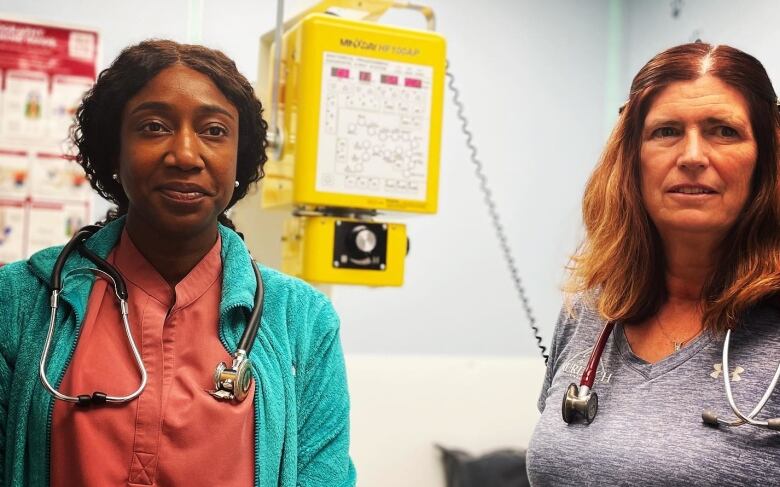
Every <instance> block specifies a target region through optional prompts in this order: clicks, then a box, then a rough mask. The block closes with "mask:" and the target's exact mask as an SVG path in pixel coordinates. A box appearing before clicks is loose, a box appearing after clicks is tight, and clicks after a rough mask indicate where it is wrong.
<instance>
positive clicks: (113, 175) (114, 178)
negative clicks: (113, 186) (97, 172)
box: [111, 173, 119, 181]
mask: <svg viewBox="0 0 780 487" xmlns="http://www.w3.org/2000/svg"><path fill="white" fill-rule="evenodd" d="M111 179H113V180H114V181H119V174H117V173H114V174H112V175H111Z"/></svg>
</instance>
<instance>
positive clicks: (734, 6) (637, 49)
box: [621, 0, 780, 97]
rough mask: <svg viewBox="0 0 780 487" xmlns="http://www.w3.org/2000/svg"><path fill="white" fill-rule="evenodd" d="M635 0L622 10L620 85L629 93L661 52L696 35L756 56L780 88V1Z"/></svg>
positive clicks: (709, 41) (776, 88)
mask: <svg viewBox="0 0 780 487" xmlns="http://www.w3.org/2000/svg"><path fill="white" fill-rule="evenodd" d="M677 4H679V13H678V15H677V16H676V17H675V16H673V15H672V13H673V7H674V6H675V2H669V1H668V0H631V1H630V3H629V4H628V5H627V8H624V10H623V38H624V41H625V48H624V50H623V62H622V66H623V69H622V73H621V87H623V96H624V97H625V96H627V95H628V89H629V86H630V84H631V79H632V78H633V76H634V75H635V74H636V72H637V71H638V70H639V69H640V68H641V67H642V66H643V65H644V64H645V63H646V62H647V61H648V60H649V59H650V57H652V56H653V55H654V54H656V53H657V52H659V51H661V50H663V49H665V48H667V47H671V46H673V45H677V44H681V43H684V42H692V41H694V40H696V39H697V38H700V39H701V40H702V41H704V42H707V43H710V44H728V45H730V46H733V47H736V48H738V49H741V50H743V51H745V52H748V53H750V54H752V55H753V56H755V57H756V58H757V59H758V60H759V61H761V63H762V64H763V65H764V67H765V68H766V70H767V72H768V73H769V77H770V79H771V80H772V83H773V84H774V86H775V91H778V90H780V51H778V49H777V46H778V45H780V30H778V29H777V22H776V21H775V19H778V18H780V2H777V1H776V0H751V1H749V2H734V1H729V0H685V1H683V2H677Z"/></svg>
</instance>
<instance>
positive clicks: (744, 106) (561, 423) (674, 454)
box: [528, 42, 780, 486]
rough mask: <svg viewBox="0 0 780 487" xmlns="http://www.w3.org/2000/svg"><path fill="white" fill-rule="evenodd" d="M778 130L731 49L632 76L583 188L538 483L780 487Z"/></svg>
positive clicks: (762, 89) (667, 56)
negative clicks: (581, 229) (580, 238)
mask: <svg viewBox="0 0 780 487" xmlns="http://www.w3.org/2000/svg"><path fill="white" fill-rule="evenodd" d="M779 131H780V113H779V112H778V100H777V95H776V93H775V91H774V89H773V87H772V84H771V82H770V80H769V77H768V76H767V73H766V71H765V70H764V68H763V66H762V65H761V63H760V62H759V61H758V60H756V59H755V58H754V57H752V56H750V55H748V54H746V53H744V52H741V51H739V50H737V49H734V48H732V47H728V46H715V45H709V44H705V43H701V42H697V43H692V44H685V45H681V46H677V47H673V48H671V49H668V50H666V51H664V52H662V53H660V54H658V55H656V56H655V57H654V58H653V59H651V60H650V61H649V62H648V63H647V64H646V65H645V66H644V67H643V68H642V69H641V70H640V71H639V73H638V74H637V75H636V77H635V78H634V80H633V83H632V85H631V92H630V97H629V99H628V101H627V102H626V104H625V105H624V106H623V107H622V108H621V110H620V116H619V118H618V122H617V125H616V127H615V129H614V131H613V133H612V135H611V136H610V139H609V141H608V143H607V146H606V148H605V150H604V152H603V154H602V156H601V159H600V161H599V164H598V165H597V167H596V169H595V170H594V172H593V174H592V176H591V178H590V180H589V181H588V184H587V187H586V189H585V195H584V199H583V211H582V213H583V222H584V225H585V230H586V237H585V239H584V242H583V244H582V246H581V247H580V249H579V251H578V252H577V254H576V255H575V256H574V257H573V258H572V261H571V266H570V271H571V279H570V281H569V284H568V285H567V288H566V290H567V291H568V293H569V296H570V299H569V300H568V301H569V304H568V305H567V306H566V307H565V308H564V310H563V311H562V312H561V316H560V318H559V321H558V324H557V326H556V331H555V336H554V338H553V343H552V348H551V353H550V357H549V361H548V366H547V374H546V376H545V380H544V384H543V387H542V393H541V396H540V398H539V403H538V406H539V409H540V411H541V412H542V415H541V418H540V420H539V423H538V424H537V426H536V429H535V432H534V435H533V437H532V440H531V443H530V446H529V449H528V473H529V477H530V479H531V483H532V484H533V485H574V484H575V483H576V484H586V485H659V486H661V485H663V486H666V485H720V486H723V485H753V484H755V483H756V482H760V483H761V484H764V485H780V472H779V471H778V470H777V468H776V467H777V465H778V462H779V461H780V431H778V430H780V420H778V419H774V418H777V417H778V416H780V396H778V395H777V394H774V395H772V394H771V392H772V390H773V389H774V386H775V384H776V382H777V375H778V374H776V371H777V372H778V373H780V368H777V365H778V361H780V303H778V293H780V189H779V180H778V165H779V163H778V145H779V144H778V133H779ZM610 332H611V334H610ZM754 406H755V407H754ZM760 406H762V407H760ZM562 416H563V417H562ZM757 476H760V480H759V478H757Z"/></svg>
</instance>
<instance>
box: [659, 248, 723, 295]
mask: <svg viewBox="0 0 780 487" xmlns="http://www.w3.org/2000/svg"><path fill="white" fill-rule="evenodd" d="M664 254H665V256H666V292H667V296H668V297H669V300H670V301H695V302H699V301H700V300H701V293H702V289H703V288H704V285H705V283H706V282H707V279H708V278H709V277H710V275H711V273H712V269H713V265H714V262H715V261H716V254H717V244H716V242H715V241H713V239H711V238H697V236H695V235H694V236H690V235H689V236H684V237H682V238H675V239H666V240H665V241H664Z"/></svg>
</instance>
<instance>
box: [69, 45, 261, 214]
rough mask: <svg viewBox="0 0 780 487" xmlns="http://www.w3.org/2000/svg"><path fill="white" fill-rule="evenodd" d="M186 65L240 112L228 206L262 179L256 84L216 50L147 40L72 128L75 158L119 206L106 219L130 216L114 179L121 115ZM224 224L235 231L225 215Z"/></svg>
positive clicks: (96, 90)
mask: <svg viewBox="0 0 780 487" xmlns="http://www.w3.org/2000/svg"><path fill="white" fill-rule="evenodd" d="M173 65H183V66H186V67H188V68H190V69H193V70H195V71H198V72H200V73H203V74H205V75H206V76H208V77H209V78H210V79H211V81H213V82H214V84H215V85H216V86H217V88H219V89H220V91H222V93H223V94H224V95H225V97H226V98H227V99H228V100H230V102H231V103H233V105H235V107H236V109H237V110H238V158H237V160H238V163H237V168H236V179H237V181H238V182H239V185H238V187H237V188H236V189H235V191H234V193H233V197H232V198H231V200H230V202H229V203H228V206H227V208H230V207H232V206H233V205H234V204H235V203H236V202H237V201H238V200H240V199H241V198H243V197H244V196H246V193H247V191H248V189H249V187H250V185H251V184H253V183H255V182H257V181H258V180H260V178H262V177H263V165H264V164H265V162H266V160H267V159H268V157H267V156H266V148H267V146H268V142H267V140H266V133H267V130H268V124H267V123H266V122H265V120H263V117H262V113H263V106H262V104H261V103H260V100H258V99H257V97H256V96H255V92H254V90H253V89H252V85H251V84H250V83H249V81H247V79H246V78H245V77H244V76H243V75H242V74H241V73H239V72H238V69H237V68H236V64H235V63H234V62H233V61H232V60H231V59H230V58H228V57H227V56H226V55H225V54H224V53H222V52H221V51H218V50H215V49H209V48H207V47H203V46H197V45H191V44H179V43H177V42H174V41H170V40H158V39H152V40H146V41H143V42H141V43H139V44H136V45H134V46H130V47H127V48H125V49H124V50H123V51H122V52H121V53H120V54H119V56H118V57H117V58H116V59H115V60H114V62H113V63H111V66H109V67H108V68H107V69H105V70H103V71H102V72H101V73H100V75H99V76H98V79H97V82H96V83H95V85H94V86H93V87H92V89H90V90H89V91H88V92H87V93H86V94H85V95H84V98H83V99H82V101H81V105H79V108H78V110H77V111H76V120H75V123H74V124H73V126H72V127H71V141H72V142H73V144H74V146H75V149H76V160H77V162H78V163H79V164H80V165H81V167H83V168H84V171H86V173H87V178H88V179H89V182H90V184H91V185H92V187H93V188H94V189H95V191H97V192H98V193H99V194H100V195H101V196H102V197H103V198H105V199H107V200H109V201H111V202H113V203H114V204H116V206H117V207H116V209H112V210H110V211H109V214H108V215H107V217H106V219H107V220H112V219H115V218H117V217H119V216H121V215H123V214H125V213H127V206H128V200H127V195H126V194H125V192H124V189H122V185H121V184H119V182H117V181H114V179H113V178H112V175H113V173H115V172H117V170H118V158H119V144H120V137H119V130H120V126H121V124H122V111H123V110H124V108H125V105H126V104H127V101H128V100H129V99H130V98H132V97H133V96H134V95H135V94H136V93H138V92H139V91H140V90H141V89H142V88H143V87H144V86H146V84H147V83H148V82H149V81H150V80H151V79H152V78H154V77H155V76H157V75H158V74H159V73H160V72H161V71H162V70H164V69H166V68H168V67H170V66H173ZM219 221H220V223H222V224H224V225H227V226H229V227H230V228H233V229H235V226H234V225H233V223H232V222H231V221H230V220H229V219H228V218H227V216H225V214H224V213H223V214H221V215H220V216H219Z"/></svg>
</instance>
